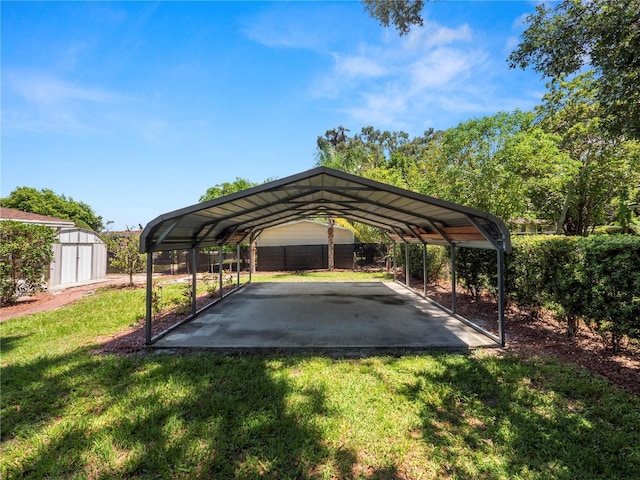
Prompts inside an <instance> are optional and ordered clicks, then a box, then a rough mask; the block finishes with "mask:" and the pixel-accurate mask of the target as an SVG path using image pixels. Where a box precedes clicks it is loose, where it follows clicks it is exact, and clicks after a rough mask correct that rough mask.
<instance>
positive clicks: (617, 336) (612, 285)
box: [581, 235, 640, 351]
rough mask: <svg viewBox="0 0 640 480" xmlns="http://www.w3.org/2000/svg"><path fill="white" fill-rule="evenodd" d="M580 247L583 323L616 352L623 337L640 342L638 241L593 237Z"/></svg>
mask: <svg viewBox="0 0 640 480" xmlns="http://www.w3.org/2000/svg"><path fill="white" fill-rule="evenodd" d="M581 246H582V249H583V272H584V284H585V288H584V290H585V292H586V296H585V298H586V301H585V305H584V314H585V321H587V322H588V323H592V324H593V325H594V326H595V328H596V329H598V331H600V332H601V333H602V334H604V335H607V336H609V338H610V341H611V344H612V346H613V349H614V351H617V350H618V349H619V348H620V343H621V341H622V339H623V337H624V336H625V335H626V336H628V337H631V338H640V238H638V237H632V236H627V235H614V236H593V237H589V238H586V239H583V241H582V242H581Z"/></svg>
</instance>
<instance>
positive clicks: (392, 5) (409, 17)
mask: <svg viewBox="0 0 640 480" xmlns="http://www.w3.org/2000/svg"><path fill="white" fill-rule="evenodd" d="M362 3H363V4H364V9H365V11H366V12H367V13H368V14H369V16H370V17H372V18H375V19H376V20H378V21H379V22H380V24H381V25H383V26H385V27H388V26H389V25H391V24H393V25H395V27H396V30H398V33H399V34H400V36H402V35H406V34H407V33H409V32H410V31H411V27H413V26H420V27H421V26H422V25H423V20H422V15H420V12H421V11H422V7H424V0H362Z"/></svg>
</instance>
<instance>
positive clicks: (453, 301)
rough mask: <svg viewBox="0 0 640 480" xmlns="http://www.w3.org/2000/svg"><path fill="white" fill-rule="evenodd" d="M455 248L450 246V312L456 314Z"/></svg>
mask: <svg viewBox="0 0 640 480" xmlns="http://www.w3.org/2000/svg"><path fill="white" fill-rule="evenodd" d="M456 303H457V302H456V246H455V245H451V311H452V312H453V313H454V314H455V313H457V305H456Z"/></svg>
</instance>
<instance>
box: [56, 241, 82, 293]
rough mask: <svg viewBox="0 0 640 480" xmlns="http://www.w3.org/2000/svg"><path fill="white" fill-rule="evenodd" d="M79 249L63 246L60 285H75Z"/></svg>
mask: <svg viewBox="0 0 640 480" xmlns="http://www.w3.org/2000/svg"><path fill="white" fill-rule="evenodd" d="M77 260H78V247H77V246H76V245H64V244H63V245H62V255H61V259H60V267H59V268H60V284H62V285H63V284H65V283H75V282H76V278H77V269H76V265H77Z"/></svg>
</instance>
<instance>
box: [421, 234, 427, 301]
mask: <svg viewBox="0 0 640 480" xmlns="http://www.w3.org/2000/svg"><path fill="white" fill-rule="evenodd" d="M428 269H429V268H428V265H427V244H426V243H423V244H422V279H423V280H424V281H423V285H422V288H423V292H424V298H427V271H428Z"/></svg>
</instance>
